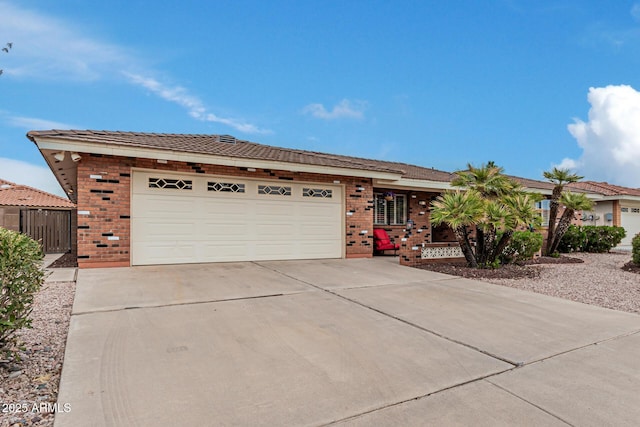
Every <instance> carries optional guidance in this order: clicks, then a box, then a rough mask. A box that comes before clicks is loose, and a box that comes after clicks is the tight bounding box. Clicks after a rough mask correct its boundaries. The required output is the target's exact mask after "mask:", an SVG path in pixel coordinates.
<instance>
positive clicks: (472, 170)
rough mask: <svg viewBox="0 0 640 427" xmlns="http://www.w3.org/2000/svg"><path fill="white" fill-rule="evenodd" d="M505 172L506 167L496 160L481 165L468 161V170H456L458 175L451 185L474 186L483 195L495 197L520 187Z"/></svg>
mask: <svg viewBox="0 0 640 427" xmlns="http://www.w3.org/2000/svg"><path fill="white" fill-rule="evenodd" d="M503 173H504V169H503V168H501V167H499V166H496V164H495V163H494V162H488V163H486V164H482V165H480V167H474V166H473V165H472V164H470V163H468V164H467V169H466V170H461V171H457V172H455V174H456V175H457V176H456V177H455V178H454V179H453V180H452V181H451V185H452V186H454V187H466V188H473V189H475V190H477V191H478V192H479V193H480V194H481V195H482V197H485V198H489V199H495V198H497V197H500V196H501V195H503V194H506V193H508V192H510V191H512V190H514V189H516V188H519V184H518V183H517V182H515V181H514V180H512V179H510V178H509V177H507V176H505V175H504V174H503Z"/></svg>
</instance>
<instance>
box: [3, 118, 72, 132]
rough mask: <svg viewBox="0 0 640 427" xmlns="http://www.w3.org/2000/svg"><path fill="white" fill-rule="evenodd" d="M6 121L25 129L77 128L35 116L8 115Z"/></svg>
mask: <svg viewBox="0 0 640 427" xmlns="http://www.w3.org/2000/svg"><path fill="white" fill-rule="evenodd" d="M6 121H7V123H8V124H9V125H10V126H14V127H19V128H23V129H27V130H42V129H78V126H74V125H69V124H66V123H62V122H54V121H52V120H45V119H38V118H35V117H18V116H9V117H8V118H7V119H6Z"/></svg>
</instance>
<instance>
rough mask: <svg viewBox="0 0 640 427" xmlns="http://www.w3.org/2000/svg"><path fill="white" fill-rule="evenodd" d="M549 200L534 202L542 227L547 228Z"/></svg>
mask: <svg viewBox="0 0 640 427" xmlns="http://www.w3.org/2000/svg"><path fill="white" fill-rule="evenodd" d="M550 204H551V200H549V199H545V200H542V201H539V202H536V209H537V210H538V212H540V216H542V226H543V227H548V226H549V209H550Z"/></svg>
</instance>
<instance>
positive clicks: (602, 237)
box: [582, 225, 627, 253]
mask: <svg viewBox="0 0 640 427" xmlns="http://www.w3.org/2000/svg"><path fill="white" fill-rule="evenodd" d="M582 229H583V230H584V232H585V233H586V235H587V240H586V243H585V245H584V248H583V251H584V252H596V253H603V252H609V251H610V250H611V249H613V248H615V247H616V246H618V245H619V244H620V242H621V241H622V239H623V238H624V236H626V235H627V233H626V231H625V230H624V228H623V227H608V226H606V225H598V226H596V225H585V226H583V227H582Z"/></svg>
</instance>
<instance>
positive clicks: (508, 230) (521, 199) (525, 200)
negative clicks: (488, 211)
mask: <svg viewBox="0 0 640 427" xmlns="http://www.w3.org/2000/svg"><path fill="white" fill-rule="evenodd" d="M538 200H540V195H539V194H537V193H525V192H516V193H513V194H511V195H508V196H506V197H504V198H503V199H502V203H503V204H504V206H505V207H506V211H507V214H506V216H505V218H504V224H503V225H502V228H503V230H504V233H502V236H501V237H500V240H499V241H498V242H497V243H496V244H495V246H494V249H493V251H492V252H491V253H490V254H489V257H488V260H489V262H494V261H495V259H496V258H497V257H499V256H500V254H501V253H502V251H504V249H505V248H506V247H507V245H508V244H509V241H510V240H511V237H512V236H513V233H514V232H515V231H516V230H517V229H518V228H520V227H523V226H526V227H531V226H534V227H537V226H538V225H539V224H540V219H541V218H540V215H539V214H538V211H537V210H536V209H535V202H536V201H538Z"/></svg>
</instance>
